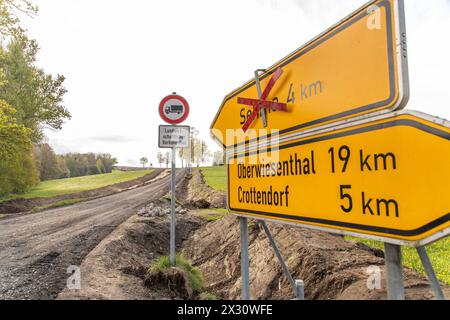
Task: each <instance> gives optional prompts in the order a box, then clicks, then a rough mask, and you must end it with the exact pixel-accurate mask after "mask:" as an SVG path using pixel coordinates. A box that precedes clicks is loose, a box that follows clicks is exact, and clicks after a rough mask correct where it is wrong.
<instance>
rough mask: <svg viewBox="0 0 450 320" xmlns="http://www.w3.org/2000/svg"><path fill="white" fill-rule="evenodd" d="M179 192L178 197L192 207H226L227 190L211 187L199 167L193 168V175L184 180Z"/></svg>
mask: <svg viewBox="0 0 450 320" xmlns="http://www.w3.org/2000/svg"><path fill="white" fill-rule="evenodd" d="M179 192H180V194H179V195H178V196H177V197H178V199H179V200H180V201H181V202H182V203H183V204H185V205H186V206H188V207H190V208H199V209H207V208H225V207H226V195H225V192H223V191H217V190H214V189H213V188H211V187H209V186H208V185H207V184H206V183H205V179H204V177H203V174H202V172H201V171H200V170H199V169H192V175H191V176H190V177H189V179H185V180H184V181H183V182H182V184H181V185H180V191H179Z"/></svg>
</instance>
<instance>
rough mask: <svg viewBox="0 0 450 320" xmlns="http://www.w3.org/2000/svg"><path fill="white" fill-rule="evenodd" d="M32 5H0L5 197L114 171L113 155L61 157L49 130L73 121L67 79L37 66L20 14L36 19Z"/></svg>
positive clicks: (1, 189)
mask: <svg viewBox="0 0 450 320" xmlns="http://www.w3.org/2000/svg"><path fill="white" fill-rule="evenodd" d="M37 11H38V10H37V7H36V6H34V5H33V4H32V3H31V2H29V1H28V0H0V195H5V194H8V193H20V192H24V191H26V190H27V189H29V188H30V187H32V186H35V185H36V184H37V183H38V182H39V181H40V180H47V179H53V178H64V177H69V176H70V177H76V176H80V175H86V174H96V173H103V172H110V171H111V170H112V166H113V165H114V164H115V159H114V158H112V157H111V156H110V155H95V154H91V153H90V154H68V155H64V156H57V155H55V153H54V152H53V150H51V148H50V146H49V145H48V144H46V143H45V142H44V130H45V129H51V130H60V129H61V127H62V125H63V123H64V122H65V121H66V120H69V119H70V118H71V115H70V112H69V111H68V110H67V108H66V107H65V106H64V103H63V97H64V95H65V93H66V92H67V90H66V88H65V87H64V81H65V78H64V76H63V75H59V74H58V75H56V76H55V75H52V74H48V73H46V72H45V71H44V70H43V69H41V68H39V67H38V66H37V64H36V55H37V53H38V51H39V45H38V44H37V42H36V41H35V40H32V39H29V38H28V36H27V34H26V30H24V29H23V28H22V27H21V26H20V21H19V18H18V16H19V14H18V13H19V12H20V13H21V14H27V15H29V16H34V15H36V14H37Z"/></svg>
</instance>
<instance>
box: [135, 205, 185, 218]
mask: <svg viewBox="0 0 450 320" xmlns="http://www.w3.org/2000/svg"><path fill="white" fill-rule="evenodd" d="M175 212H176V213H177V214H185V213H187V210H186V209H184V208H183V207H180V206H178V207H176V209H175ZM137 214H138V215H139V216H141V217H164V216H167V215H170V208H163V207H160V206H158V205H156V204H154V203H153V202H152V203H150V204H148V205H147V206H145V207H143V208H141V209H140V210H139V211H138V213H137Z"/></svg>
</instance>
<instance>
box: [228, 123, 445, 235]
mask: <svg viewBox="0 0 450 320" xmlns="http://www.w3.org/2000/svg"><path fill="white" fill-rule="evenodd" d="M398 126H406V127H413V128H415V129H418V130H420V131H424V132H426V133H429V134H432V135H434V136H437V137H440V138H442V139H445V140H447V141H449V140H450V133H448V132H446V131H443V130H440V129H437V128H434V127H431V126H428V125H426V124H423V123H420V122H418V121H414V120H407V119H400V120H392V121H388V122H384V123H379V124H374V125H370V126H367V127H363V128H357V129H351V130H348V131H343V132H338V133H332V134H329V135H325V136H321V137H316V138H311V139H306V140H302V141H297V142H293V143H289V144H285V145H282V146H278V147H275V148H267V150H264V152H260V151H254V152H247V153H243V154H240V155H234V156H232V157H229V158H228V160H230V159H238V158H243V157H248V156H251V155H254V154H260V153H268V152H271V151H275V150H283V149H289V148H292V147H296V146H302V145H307V144H311V143H315V142H319V141H327V140H332V139H337V138H342V137H347V136H352V135H357V134H362V133H367V132H371V131H377V130H383V129H388V128H392V127H398ZM227 178H228V206H229V209H230V210H231V211H235V212H237V213H239V212H241V213H250V214H258V215H262V216H265V217H275V218H282V219H288V220H291V221H300V222H309V223H317V224H321V225H325V226H327V227H329V228H332V229H336V228H335V227H343V228H349V229H352V230H353V231H354V232H358V230H360V231H371V232H378V233H383V234H387V235H394V236H404V237H412V236H417V235H421V234H423V233H425V232H427V231H429V230H432V229H434V228H436V227H438V226H440V225H442V224H444V223H446V222H448V221H450V212H449V213H446V214H443V216H442V217H440V218H438V219H436V220H434V221H432V222H430V223H428V224H426V225H424V226H422V227H420V228H417V229H414V230H400V229H393V228H384V227H375V226H369V225H363V224H356V223H348V222H342V221H333V220H325V219H318V218H311V217H302V216H291V215H286V214H279V213H267V212H261V211H256V210H247V209H235V208H232V207H231V206H230V199H231V198H230V165H229V164H228V165H227Z"/></svg>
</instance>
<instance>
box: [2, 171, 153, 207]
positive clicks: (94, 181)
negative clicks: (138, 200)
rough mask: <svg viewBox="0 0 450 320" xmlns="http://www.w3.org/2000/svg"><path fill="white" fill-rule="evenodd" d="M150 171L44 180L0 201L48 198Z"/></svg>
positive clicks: (105, 184) (99, 186)
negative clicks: (23, 191)
mask: <svg viewBox="0 0 450 320" xmlns="http://www.w3.org/2000/svg"><path fill="white" fill-rule="evenodd" d="M152 171H153V170H142V171H128V172H124V171H118V170H114V171H113V172H112V173H105V174H98V175H93V176H84V177H76V178H67V179H59V180H49V181H44V182H41V183H39V185H37V186H36V187H34V188H32V189H30V191H28V192H26V193H23V194H14V195H9V196H7V197H4V198H0V202H2V201H7V200H13V199H16V198H25V199H32V198H50V197H56V196H62V195H66V194H72V193H77V192H82V191H88V190H94V189H99V188H102V187H106V186H110V185H113V184H116V183H121V182H125V181H130V180H134V179H138V178H141V177H143V176H144V175H146V174H149V173H151V172H152Z"/></svg>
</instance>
